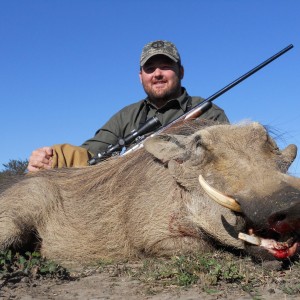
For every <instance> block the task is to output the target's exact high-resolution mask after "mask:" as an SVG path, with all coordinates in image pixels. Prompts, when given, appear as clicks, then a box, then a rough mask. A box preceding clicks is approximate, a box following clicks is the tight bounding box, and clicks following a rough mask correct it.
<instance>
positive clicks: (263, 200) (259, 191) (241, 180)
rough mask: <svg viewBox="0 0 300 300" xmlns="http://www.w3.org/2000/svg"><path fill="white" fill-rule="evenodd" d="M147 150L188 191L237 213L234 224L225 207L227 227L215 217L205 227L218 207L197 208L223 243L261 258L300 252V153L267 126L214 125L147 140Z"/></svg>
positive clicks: (223, 214) (202, 220) (282, 257)
mask: <svg viewBox="0 0 300 300" xmlns="http://www.w3.org/2000/svg"><path fill="white" fill-rule="evenodd" d="M145 148H146V150H147V151H148V152H150V153H152V154H153V155H154V156H155V157H156V159H157V160H158V161H160V162H161V163H163V164H165V166H166V167H167V168H168V169H169V171H170V172H171V173H172V174H173V176H174V178H176V180H177V182H178V184H179V185H181V186H182V187H183V188H184V189H186V190H190V191H191V193H194V194H197V193H198V194H201V195H202V198H203V201H204V202H205V201H216V202H217V203H219V204H220V205H221V206H224V207H226V208H227V210H231V211H232V214H233V215H235V216H236V219H235V220H236V221H235V222H233V223H232V222H231V223H229V222H228V220H227V219H228V217H227V215H226V212H225V210H224V209H223V211H221V214H222V216H221V220H222V223H223V228H221V229H220V227H219V228H217V229H216V228H212V227H214V226H215V225H214V223H213V222H214V221H212V223H209V224H208V225H205V224H204V223H205V222H207V220H204V219H206V217H207V218H208V217H209V215H210V214H211V212H210V210H216V209H218V208H215V206H214V205H212V206H210V207H209V205H206V206H208V207H207V208H205V207H203V210H205V209H207V210H206V211H204V212H201V209H202V208H199V209H198V213H199V214H200V215H201V217H198V220H197V222H198V224H199V227H201V228H203V227H206V228H207V229H206V231H210V235H211V236H214V237H215V236H218V235H219V238H217V239H218V240H219V241H220V242H221V243H223V244H231V246H234V247H238V248H244V249H246V250H247V252H248V253H250V254H253V255H254V256H256V257H261V258H270V257H272V258H274V257H275V258H279V259H285V258H289V257H292V256H294V255H295V254H296V253H297V250H298V247H299V245H300V244H299V242H300V238H299V234H300V179H298V178H295V177H292V176H289V175H287V170H288V168H289V166H290V165H291V163H292V162H293V160H294V159H295V157H296V152H297V148H296V146H295V145H289V146H288V147H286V148H285V149H284V150H282V151H280V150H279V149H278V147H277V145H276V143H275V142H274V140H273V139H272V138H271V137H270V136H269V134H268V133H267V131H266V129H265V128H264V127H263V126H261V125H259V124H258V123H252V124H247V125H237V126H232V125H230V126H229V125H218V126H212V127H207V128H205V129H202V130H199V131H197V132H195V133H193V134H192V135H187V136H183V135H180V134H178V135H176V134H175V135H173V134H170V135H167V134H166V135H160V136H156V137H153V138H151V139H149V140H147V141H146V142H145ZM195 177H197V178H199V181H198V183H197V186H196V185H195V180H193V179H194V178H195ZM193 191H194V192H193ZM195 197H196V196H195ZM199 198H201V196H200V197H199V196H198V199H199ZM208 199H209V200H208ZM224 230H226V231H227V233H228V236H229V235H230V236H232V240H231V239H230V238H228V241H224V240H223V241H222V237H223V236H225V238H227V237H226V235H224V234H222V233H221V231H224ZM234 240H235V241H239V242H241V243H242V246H240V245H239V244H238V243H235V242H234ZM241 240H243V242H242V241H241ZM244 241H246V242H244ZM270 254H271V255H270Z"/></svg>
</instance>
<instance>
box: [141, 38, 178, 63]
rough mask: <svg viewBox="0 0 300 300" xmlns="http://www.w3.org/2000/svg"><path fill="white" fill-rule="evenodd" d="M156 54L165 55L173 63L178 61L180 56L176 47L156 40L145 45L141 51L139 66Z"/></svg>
mask: <svg viewBox="0 0 300 300" xmlns="http://www.w3.org/2000/svg"><path fill="white" fill-rule="evenodd" d="M158 54H162V55H166V56H168V57H169V58H171V59H172V60H174V61H175V62H179V61H180V55H179V53H178V50H177V48H176V46H175V45H174V44H173V43H171V42H168V41H162V40H158V41H154V42H150V43H148V44H147V45H145V47H144V48H143V50H142V55H141V59H140V66H141V67H142V66H143V65H144V64H145V63H146V61H147V60H148V59H149V58H151V57H152V56H154V55H158Z"/></svg>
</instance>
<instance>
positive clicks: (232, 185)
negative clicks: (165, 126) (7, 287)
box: [0, 123, 300, 264]
mask: <svg viewBox="0 0 300 300" xmlns="http://www.w3.org/2000/svg"><path fill="white" fill-rule="evenodd" d="M176 130H177V131H176V132H177V133H169V134H162V135H157V136H155V137H152V138H148V139H147V140H146V141H145V143H144V148H143V149H141V150H138V151H137V152H134V153H133V154H130V155H127V156H121V157H118V158H116V157H113V158H111V159H108V160H107V161H104V162H102V163H100V164H99V165H96V166H92V167H82V168H69V169H57V170H49V171H41V172H38V174H35V175H30V174H29V175H26V176H24V177H25V178H23V179H22V180H21V181H19V182H17V183H15V184H13V185H11V186H10V187H7V188H6V189H5V190H4V191H3V192H2V193H1V197H0V246H1V249H7V248H8V247H24V245H25V244H27V243H28V242H29V241H31V238H32V236H35V237H36V241H37V242H38V244H39V246H40V251H41V253H42V254H43V255H44V256H46V257H47V258H49V259H53V260H56V261H58V262H60V263H63V262H68V261H75V262H77V263H78V264H79V263H91V262H93V261H95V260H97V259H100V258H125V257H127V258H128V257H139V256H143V255H153V256H162V255H173V254H177V253H182V254H184V253H191V252H197V253H203V252H208V251H212V250H213V249H215V247H216V246H217V245H223V246H226V248H231V249H241V250H243V251H244V250H245V251H246V252H247V251H249V252H247V253H250V254H252V255H254V256H256V257H266V256H272V257H276V258H289V257H292V256H294V255H295V254H296V253H297V248H298V245H299V236H298V234H299V227H300V226H299V225H300V215H299V207H300V180H299V179H298V178H295V177H292V176H289V175H287V174H286V172H287V170H288V167H289V166H290V164H291V163H292V161H293V160H294V158H295V157H296V146H294V145H289V146H288V147H286V148H285V149H284V150H282V151H280V150H279V149H278V147H277V145H276V143H275V142H274V140H273V139H272V138H271V137H270V136H269V135H268V133H267V131H266V130H265V128H264V127H263V126H261V125H259V124H258V123H250V124H249V123H248V124H240V125H214V126H206V127H199V126H196V125H195V124H194V123H190V124H186V125H183V126H181V127H179V128H177V129H176ZM229 195H230V196H229ZM220 204H221V205H220ZM239 234H240V235H239ZM245 239H246V240H248V239H250V240H249V241H246V242H245V241H244V240H245ZM249 242H250V243H251V244H252V243H253V244H254V245H251V244H250V243H249ZM267 253H268V255H265V254H267Z"/></svg>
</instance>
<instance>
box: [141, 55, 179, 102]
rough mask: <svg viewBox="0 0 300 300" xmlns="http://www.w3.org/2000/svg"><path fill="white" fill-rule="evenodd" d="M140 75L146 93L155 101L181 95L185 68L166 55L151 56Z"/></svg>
mask: <svg viewBox="0 0 300 300" xmlns="http://www.w3.org/2000/svg"><path fill="white" fill-rule="evenodd" d="M139 76H140V80H141V83H142V85H143V87H144V90H145V92H146V94H147V95H148V97H149V98H150V100H152V101H153V102H154V103H156V102H158V103H161V102H162V101H167V100H170V99H174V98H177V97H179V96H180V95H181V79H182V78H183V68H182V67H179V65H178V64H177V63H175V62H174V61H173V60H171V59H170V58H169V57H167V56H165V55H155V56H153V57H151V58H150V59H149V60H148V61H147V62H146V63H145V64H144V66H143V67H142V69H141V71H140V74H139Z"/></svg>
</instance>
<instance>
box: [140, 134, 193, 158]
mask: <svg viewBox="0 0 300 300" xmlns="http://www.w3.org/2000/svg"><path fill="white" fill-rule="evenodd" d="M189 140H190V138H189V137H188V136H182V135H169V134H161V135H156V136H154V137H150V138H148V139H146V141H145V142H144V147H145V149H146V151H148V152H149V153H151V154H152V155H153V156H155V157H156V158H157V159H159V160H161V161H162V162H164V163H165V162H168V161H169V160H171V159H183V157H184V156H185V154H186V144H187V143H188V141H189Z"/></svg>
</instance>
